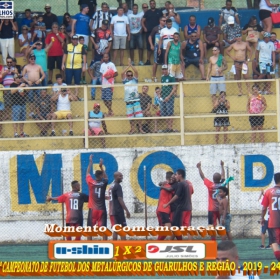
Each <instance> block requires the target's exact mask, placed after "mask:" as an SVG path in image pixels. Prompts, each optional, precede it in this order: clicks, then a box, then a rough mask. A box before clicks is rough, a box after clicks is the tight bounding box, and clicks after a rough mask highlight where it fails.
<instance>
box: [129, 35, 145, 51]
mask: <svg viewBox="0 0 280 280" xmlns="http://www.w3.org/2000/svg"><path fill="white" fill-rule="evenodd" d="M136 47H137V48H138V49H143V36H142V33H140V32H139V33H136V34H130V41H129V48H130V49H136Z"/></svg>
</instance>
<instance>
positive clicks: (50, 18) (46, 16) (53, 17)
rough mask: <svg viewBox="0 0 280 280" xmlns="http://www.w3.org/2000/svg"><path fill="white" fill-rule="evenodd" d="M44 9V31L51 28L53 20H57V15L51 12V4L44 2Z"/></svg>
mask: <svg viewBox="0 0 280 280" xmlns="http://www.w3.org/2000/svg"><path fill="white" fill-rule="evenodd" d="M45 11H46V13H45V14H44V16H43V18H44V23H45V25H46V31H47V33H48V32H51V28H52V24H53V23H54V22H56V23H57V22H58V19H57V16H56V15H55V14H53V13H51V5H50V4H46V5H45Z"/></svg>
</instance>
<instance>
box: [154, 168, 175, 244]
mask: <svg viewBox="0 0 280 280" xmlns="http://www.w3.org/2000/svg"><path fill="white" fill-rule="evenodd" d="M173 174H174V173H173V172H172V171H168V172H166V177H165V179H166V182H164V184H163V187H164V188H168V189H169V191H168V190H166V189H164V188H161V189H160V193H159V198H158V207H157V210H156V214H157V217H158V223H159V225H160V226H167V227H168V228H170V227H171V217H170V214H171V207H170V205H169V206H168V207H166V208H164V207H163V205H164V204H166V203H168V202H169V201H170V200H171V199H172V191H173V189H172V187H171V183H172V180H171V177H172V175H173ZM165 237H166V236H164V235H159V236H158V240H164V239H165Z"/></svg>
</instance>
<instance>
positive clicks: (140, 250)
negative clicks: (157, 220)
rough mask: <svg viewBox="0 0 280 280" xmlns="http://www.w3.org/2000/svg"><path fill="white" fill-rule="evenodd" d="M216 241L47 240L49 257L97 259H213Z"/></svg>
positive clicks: (57, 258) (54, 258)
mask: <svg viewBox="0 0 280 280" xmlns="http://www.w3.org/2000/svg"><path fill="white" fill-rule="evenodd" d="M216 256H217V243H216V242H215V241H188V242H186V241H174V240H172V241H170V240H169V241H133V240H125V241H110V242H106V241H71V242H69V241H50V242H49V258H50V259H51V260H59V259H63V260H66V259H70V260H71V259H72V260H77V259H83V260H84V259H90V260H93V259H97V260H100V259H102V260H160V259H164V260H165V261H167V260H172V261H173V260H185V259H189V260H194V259H199V260H215V259H216Z"/></svg>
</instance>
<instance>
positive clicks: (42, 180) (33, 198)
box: [10, 154, 62, 211]
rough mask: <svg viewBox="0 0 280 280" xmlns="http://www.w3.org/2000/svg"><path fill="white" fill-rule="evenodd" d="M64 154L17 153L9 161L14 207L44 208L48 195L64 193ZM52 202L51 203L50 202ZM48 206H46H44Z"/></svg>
mask: <svg viewBox="0 0 280 280" xmlns="http://www.w3.org/2000/svg"><path fill="white" fill-rule="evenodd" d="M61 167H62V157H61V154H45V155H43V156H39V157H38V158H37V159H36V161H35V158H34V156H33V155H18V156H16V157H14V158H13V159H11V162H10V170H11V173H10V174H11V175H10V182H11V183H10V185H11V199H12V210H13V211H40V210H41V211H44V210H49V209H48V208H49V207H52V209H53V208H54V205H53V204H50V205H49V206H47V205H46V196H47V195H51V196H59V195H60V194H61ZM51 205H52V206H51ZM45 206H46V207H45Z"/></svg>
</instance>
